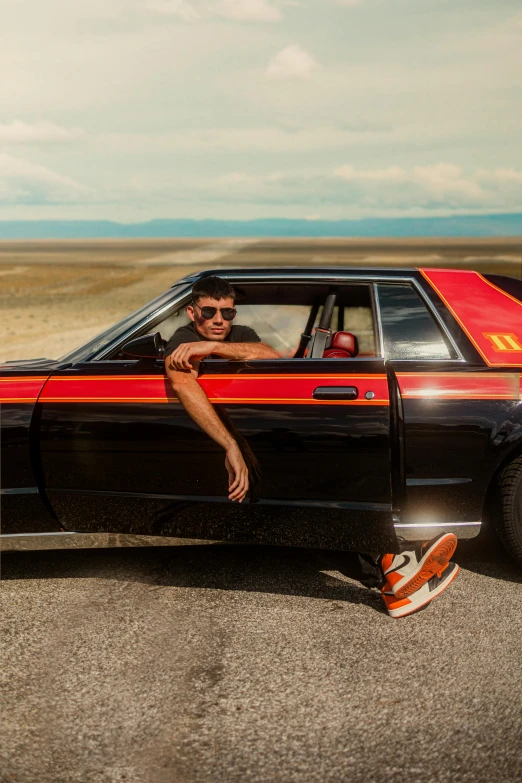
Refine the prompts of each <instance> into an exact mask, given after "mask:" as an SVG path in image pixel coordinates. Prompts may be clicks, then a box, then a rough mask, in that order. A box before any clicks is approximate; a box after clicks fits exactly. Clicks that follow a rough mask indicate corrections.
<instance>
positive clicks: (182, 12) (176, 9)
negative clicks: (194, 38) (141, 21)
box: [138, 0, 200, 22]
mask: <svg viewBox="0 0 522 783" xmlns="http://www.w3.org/2000/svg"><path fill="white" fill-rule="evenodd" d="M138 9H139V10H141V11H144V12H149V13H153V14H159V15H161V16H177V17H179V18H180V19H182V20H183V21H184V22H193V21H195V20H196V19H199V18H200V14H199V13H198V12H197V11H196V10H195V9H194V8H193V7H192V5H191V4H190V3H188V2H187V0H146V2H145V3H139V5H138Z"/></svg>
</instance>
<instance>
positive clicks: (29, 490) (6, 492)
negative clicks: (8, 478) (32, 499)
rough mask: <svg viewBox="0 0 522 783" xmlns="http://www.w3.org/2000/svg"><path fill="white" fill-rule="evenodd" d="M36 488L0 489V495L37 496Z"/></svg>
mask: <svg viewBox="0 0 522 783" xmlns="http://www.w3.org/2000/svg"><path fill="white" fill-rule="evenodd" d="M38 491H39V490H38V487H8V488H6V489H0V495H38Z"/></svg>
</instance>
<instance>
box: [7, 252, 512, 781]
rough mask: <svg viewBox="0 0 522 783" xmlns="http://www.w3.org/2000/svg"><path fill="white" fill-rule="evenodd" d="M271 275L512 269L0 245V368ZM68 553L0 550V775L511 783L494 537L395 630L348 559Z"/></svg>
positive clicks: (442, 261)
mask: <svg viewBox="0 0 522 783" xmlns="http://www.w3.org/2000/svg"><path fill="white" fill-rule="evenodd" d="M279 264H285V265H303V264H317V265H321V264H324V265H330V264H358V265H363V264H364V265H367V264H399V265H406V266H415V265H448V266H470V267H472V268H476V269H480V270H483V271H485V270H495V271H499V272H503V273H508V274H512V275H515V276H517V277H520V276H521V269H522V242H521V241H519V240H490V241H482V240H481V241H471V240H461V241H453V240H447V241H445V240H433V241H431V240H427V241H426V240H419V241H387V240H382V241H374V240H371V241H364V240H360V241H357V240H350V241H345V240H326V241H325V240H287V241H284V240H277V241H270V240H262V241H250V240H249V241H247V240H244V241H243V240H209V241H201V240H198V241H195V240H194V241H190V240H186V241H185V240H179V241H178V240H172V241H171V240H168V241H167V240H150V241H140V242H138V241H136V242H120V241H97V242H59V243H58V242H52V243H51V242H28V243H15V242H9V243H7V242H4V243H3V244H0V319H1V328H2V329H3V333H4V341H3V343H2V349H1V352H0V353H1V357H0V358H3V359H7V358H13V359H14V358H24V357H27V358H29V357H31V356H49V357H54V356H59V355H61V354H63V353H65V352H66V351H68V350H69V349H72V348H74V347H75V346H76V345H78V344H81V343H82V342H83V341H84V340H87V339H88V338H90V337H91V336H92V335H93V334H95V333H97V332H98V331H100V330H101V329H103V328H104V327H106V326H109V325H110V324H111V323H113V322H114V321H117V320H118V319H119V318H120V317H122V316H124V315H125V314H126V313H128V312H129V311H131V310H133V309H136V308H138V307H139V306H140V305H142V304H143V303H145V302H146V301H147V300H149V299H151V298H152V297H153V296H155V295H156V294H158V293H160V292H161V291H163V290H165V289H166V288H168V287H169V286H170V285H171V284H172V283H173V282H174V281H175V280H176V279H178V278H179V277H181V276H182V275H184V274H186V273H188V272H191V271H194V270H195V269H199V268H205V267H214V268H220V267H225V266H247V265H248V266H266V265H279ZM223 472H224V468H223ZM318 524H321V519H320V515H319V513H318ZM164 541H165V540H164ZM77 543H78V547H77V548H76V549H74V550H73V551H60V550H53V549H49V550H48V551H42V552H37V551H36V552H31V551H24V552H7V553H5V554H3V556H2V582H1V584H0V600H1V604H0V661H1V662H2V665H1V666H0V704H1V705H2V706H1V709H0V783H36V781H37V782H38V783H245V782H247V781H248V782H249V783H268V781H274V782H276V781H277V782H278V783H390V781H393V782H395V781H408V783H410V782H411V781H419V780H423V781H427V782H428V781H429V783H482V782H483V781H484V783H485V782H486V781H488V782H489V781H495V783H522V755H521V750H520V749H521V748H522V706H521V705H522V658H521V653H520V650H521V649H522V612H521V606H522V570H521V569H520V568H518V567H516V566H515V565H514V564H513V563H512V562H510V561H509V559H508V558H507V556H506V555H505V554H504V553H503V552H502V551H501V550H500V548H499V547H498V545H497V544H496V543H495V542H494V541H491V540H488V539H486V541H480V540H479V541H474V542H469V543H468V544H467V545H466V544H464V543H461V544H459V547H458V549H457V553H456V560H457V562H459V563H460V566H461V572H460V574H459V576H458V578H457V579H456V581H455V583H454V584H453V585H452V586H451V587H450V589H449V590H447V591H446V592H445V593H444V594H443V595H441V596H440V597H439V598H437V599H436V600H435V601H434V602H433V603H432V604H431V605H430V606H428V607H427V608H426V610H422V611H420V612H418V613H416V614H414V615H412V616H411V617H408V618H405V619H404V620H398V621H397V620H393V619H391V618H390V617H388V615H387V614H386V612H385V609H384V604H383V602H382V599H381V597H380V595H379V593H378V592H377V591H376V590H368V589H366V588H364V587H362V586H361V584H360V582H359V581H357V578H356V577H357V572H356V560H355V558H354V557H353V556H352V555H351V554H350V553H340V552H328V551H320V550H306V549H292V548H283V547H279V548H277V547H253V546H243V545H232V544H230V545H220V544H216V545H212V544H209V545H196V544H195V543H194V542H185V543H186V544H188V545H185V546H181V545H179V544H180V543H181V542H179V541H178V545H172V546H165V545H164V546H162V547H161V548H151V547H150V546H149V543H150V542H149V541H143V542H142V543H143V544H144V546H142V547H135V548H130V547H128V548H124V549H115V548H114V549H111V548H110V542H109V546H108V547H106V548H103V547H101V548H98V549H86V548H85V549H84V548H82V546H83V544H82V542H81V541H79V542H77ZM172 543H174V542H172Z"/></svg>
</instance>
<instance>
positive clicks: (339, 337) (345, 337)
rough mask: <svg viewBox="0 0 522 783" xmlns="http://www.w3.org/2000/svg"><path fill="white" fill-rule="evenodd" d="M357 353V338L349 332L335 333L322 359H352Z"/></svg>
mask: <svg viewBox="0 0 522 783" xmlns="http://www.w3.org/2000/svg"><path fill="white" fill-rule="evenodd" d="M358 353H359V345H358V343H357V337H356V336H355V335H354V334H352V333H351V332H335V334H333V335H332V342H331V343H330V345H329V347H328V348H327V349H326V350H325V351H324V353H323V359H353V357H354V356H357V354H358Z"/></svg>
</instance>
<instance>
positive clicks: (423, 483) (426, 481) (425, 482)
mask: <svg viewBox="0 0 522 783" xmlns="http://www.w3.org/2000/svg"><path fill="white" fill-rule="evenodd" d="M472 482H473V479H472V478H407V479H406V486H407V487H443V486H447V485H448V484H471V483H472Z"/></svg>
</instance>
